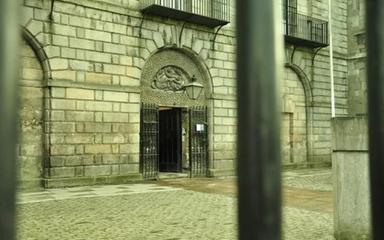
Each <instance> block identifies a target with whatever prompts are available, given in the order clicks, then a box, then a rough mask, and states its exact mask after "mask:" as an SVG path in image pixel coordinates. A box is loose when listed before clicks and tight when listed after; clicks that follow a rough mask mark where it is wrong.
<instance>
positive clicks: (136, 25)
mask: <svg viewBox="0 0 384 240" xmlns="http://www.w3.org/2000/svg"><path fill="white" fill-rule="evenodd" d="M139 3H140V2H139V1H137V0H124V1H120V0H103V1H101V0H100V1H93V0H92V1H90V0H82V1H75V0H57V1H55V5H54V9H53V12H52V18H50V10H51V9H50V7H51V1H48V0H28V1H24V5H23V13H24V19H23V21H22V25H23V27H24V28H25V29H26V31H28V32H29V33H30V35H31V36H32V38H33V39H35V40H36V41H37V42H38V43H39V45H41V48H42V50H44V52H45V53H46V57H47V62H48V63H49V64H48V66H49V70H48V71H49V74H48V75H49V76H50V78H49V79H47V81H45V82H44V84H45V87H46V88H47V96H48V97H47V100H46V102H45V104H46V110H47V111H46V113H47V116H46V118H45V129H46V132H47V135H46V136H45V139H44V140H45V141H46V143H47V144H46V145H47V159H45V160H43V159H41V163H42V165H43V167H44V173H43V178H44V179H45V186H47V187H55V186H72V185H79V184H93V183H113V182H122V181H123V182H124V181H126V180H129V179H132V178H134V179H139V178H140V175H139V130H140V124H139V123H140V102H141V101H142V99H141V91H142V89H141V88H142V85H141V76H142V68H143V67H144V64H145V63H146V61H147V60H148V59H149V58H150V57H151V56H152V55H153V54H155V53H156V52H158V51H159V50H161V49H164V48H172V49H183V51H184V50H185V51H188V52H189V53H190V56H191V57H192V58H194V59H195V60H196V61H198V62H199V63H200V64H201V65H203V66H205V68H206V69H208V70H209V73H208V75H209V76H210V85H211V88H210V91H211V92H210V93H209V96H208V98H209V103H208V107H209V119H210V131H211V132H210V166H211V174H212V175H228V174H233V173H234V166H235V158H236V157H235V156H236V144H235V139H236V137H235V136H236V104H235V89H236V88H235V87H236V81H235V75H236V74H235V48H236V41H235V38H234V12H235V11H234V4H235V3H234V2H232V6H231V12H232V16H231V24H229V25H227V26H226V27H224V28H223V29H222V30H221V31H220V32H219V34H218V36H217V38H216V44H215V46H214V47H215V49H213V44H212V38H213V37H214V33H215V30H214V29H210V28H206V27H202V26H198V25H193V24H186V25H185V28H184V30H183V34H182V36H181V37H180V34H181V30H182V25H183V22H180V21H174V20H170V19H165V18H160V17H150V16H146V17H145V19H144V20H143V19H142V15H141V13H140V11H139ZM142 20H143V22H142ZM141 23H142V25H141ZM31 151H32V152H34V150H31ZM36 151H41V149H40V150H36ZM33 154H35V153H33ZM26 168H28V167H26Z"/></svg>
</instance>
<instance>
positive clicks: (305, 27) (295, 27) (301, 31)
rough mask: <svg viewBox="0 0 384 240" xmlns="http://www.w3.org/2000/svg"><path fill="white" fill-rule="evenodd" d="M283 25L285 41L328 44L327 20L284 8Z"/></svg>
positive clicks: (310, 44)
mask: <svg viewBox="0 0 384 240" xmlns="http://www.w3.org/2000/svg"><path fill="white" fill-rule="evenodd" d="M285 10H286V12H285V13H284V19H283V25H284V35H285V39H286V41H287V42H289V43H292V44H297V45H303V46H309V47H325V46H328V45H329V40H328V22H327V21H324V20H321V19H317V18H313V17H310V16H306V15H304V14H300V13H297V12H296V11H294V10H292V9H291V8H286V9H285Z"/></svg>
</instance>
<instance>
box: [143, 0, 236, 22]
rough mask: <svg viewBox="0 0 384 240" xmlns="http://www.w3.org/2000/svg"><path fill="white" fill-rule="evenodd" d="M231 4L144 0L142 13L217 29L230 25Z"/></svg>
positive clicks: (224, 0)
mask: <svg viewBox="0 0 384 240" xmlns="http://www.w3.org/2000/svg"><path fill="white" fill-rule="evenodd" d="M229 3H230V0H142V1H141V11H142V12H143V13H144V14H151V15H158V16H163V17H169V18H173V19H178V20H184V21H188V22H192V23H196V24H201V25H205V26H209V27H217V26H221V25H225V24H227V23H229V18H230V4H229Z"/></svg>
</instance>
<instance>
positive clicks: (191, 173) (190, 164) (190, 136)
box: [189, 108, 193, 178]
mask: <svg viewBox="0 0 384 240" xmlns="http://www.w3.org/2000/svg"><path fill="white" fill-rule="evenodd" d="M192 148H193V144H192V109H191V108H190V109H189V177H190V178H192V177H193V164H192V161H193V157H192Z"/></svg>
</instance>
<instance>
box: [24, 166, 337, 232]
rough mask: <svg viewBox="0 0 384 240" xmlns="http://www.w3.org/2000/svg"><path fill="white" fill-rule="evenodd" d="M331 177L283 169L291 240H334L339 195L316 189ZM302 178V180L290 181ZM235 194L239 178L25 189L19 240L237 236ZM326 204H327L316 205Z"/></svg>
mask: <svg viewBox="0 0 384 240" xmlns="http://www.w3.org/2000/svg"><path fill="white" fill-rule="evenodd" d="M306 171H307V170H306ZM326 174H328V175H330V170H320V171H316V170H312V171H309V172H308V171H307V172H306V173H305V171H304V170H303V171H289V172H285V173H284V174H283V176H284V184H285V185H288V186H287V187H285V188H284V205H285V207H284V209H283V216H284V224H283V232H284V235H285V239H287V240H301V239H302V240H311V239H313V240H331V239H333V237H332V227H333V226H332V225H333V224H332V214H331V212H332V206H331V204H328V205H327V204H326V203H327V202H328V203H329V202H331V201H330V199H331V194H330V192H329V191H324V190H316V189H319V187H318V186H320V185H324V186H326V185H329V182H328V181H325V179H328V178H327V177H325V176H326ZM323 175H324V176H323ZM295 176H296V177H297V179H301V180H302V182H300V181H299V180H297V179H295V180H292V179H291V180H289V181H287V179H288V178H290V177H295ZM320 176H321V177H320ZM319 181H320V182H319ZM311 182H313V183H314V185H315V187H313V185H311ZM300 187H301V188H300ZM304 187H307V188H304ZM321 189H325V188H321ZM328 189H331V188H330V186H328ZM235 196H236V188H235V184H234V180H233V179H224V180H212V179H192V180H188V179H174V180H163V181H160V182H159V183H158V184H155V183H150V184H130V185H116V186H96V187H81V188H71V189H55V190H49V191H43V192H38V193H22V194H20V195H19V204H18V239H20V240H56V239H57V240H59V239H60V240H66V239H71V240H72V239H73V240H101V239H103V240H104V239H106V240H107V239H112V240H114V239H116V240H123V239H124V240H130V239H140V240H142V239H149V240H151V239H160V240H163V239H164V240H181V239H199V240H205V239H220V240H221V239H236V225H237V224H236V221H237V220H236V198H235ZM321 202H323V205H322V206H321V207H318V208H314V206H317V205H319V203H321ZM320 205H321V204H320Z"/></svg>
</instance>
